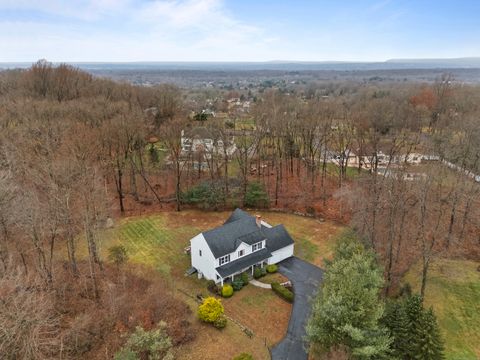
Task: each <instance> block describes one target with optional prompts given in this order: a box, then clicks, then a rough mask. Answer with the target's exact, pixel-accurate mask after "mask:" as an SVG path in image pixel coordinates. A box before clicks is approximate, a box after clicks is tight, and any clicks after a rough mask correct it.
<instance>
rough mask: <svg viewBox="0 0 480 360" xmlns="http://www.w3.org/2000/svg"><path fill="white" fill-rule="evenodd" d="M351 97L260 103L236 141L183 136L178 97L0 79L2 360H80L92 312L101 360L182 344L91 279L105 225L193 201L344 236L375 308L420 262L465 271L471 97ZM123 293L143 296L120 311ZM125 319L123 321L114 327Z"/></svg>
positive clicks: (217, 133) (78, 83)
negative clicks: (113, 352) (444, 261)
mask: <svg viewBox="0 0 480 360" xmlns="http://www.w3.org/2000/svg"><path fill="white" fill-rule="evenodd" d="M350 85H351V86H349V87H346V90H345V91H343V90H342V91H341V92H340V93H339V94H337V95H332V96H328V97H327V96H322V95H320V93H319V92H315V91H308V92H307V91H305V92H300V91H299V92H298V93H285V92H282V91H279V90H270V91H266V92H264V93H261V94H258V96H257V101H256V103H255V104H254V106H253V110H252V112H251V115H252V118H253V121H254V126H253V127H252V129H250V130H247V129H242V130H239V129H236V128H235V127H233V128H232V126H231V125H229V123H228V122H226V121H225V119H221V118H213V117H209V118H207V119H206V120H205V119H202V120H201V121H199V120H198V119H197V120H195V119H190V118H189V116H188V115H189V112H190V110H192V109H191V108H189V105H188V104H187V102H186V101H185V99H186V95H185V90H181V89H179V88H176V87H174V86H171V85H162V86H157V87H136V86H132V85H129V84H123V83H115V82H113V81H110V80H107V79H102V78H95V77H92V76H91V75H89V74H87V73H85V72H82V71H80V70H78V69H75V68H73V67H71V66H68V65H60V66H58V67H53V66H52V65H51V64H49V63H46V62H38V63H36V64H35V65H33V66H32V67H31V68H30V69H28V70H22V71H21V70H13V71H4V72H1V73H0V129H1V131H0V291H1V292H2V296H3V294H5V299H6V300H5V301H3V302H2V304H1V305H0V306H1V311H0V317H1V318H0V324H2V325H1V326H0V332H1V333H0V338H2V339H4V340H2V342H1V343H0V352H1V353H3V354H9V355H8V357H7V358H12V359H13V358H17V357H26V358H32V359H33V358H45V357H60V356H63V357H68V356H70V357H75V356H77V357H78V356H81V355H82V354H85V353H86V352H88V351H89V350H90V349H92V348H93V347H94V346H95V345H94V341H93V340H91V339H90V340H89V339H87V338H88V337H89V336H90V337H91V336H92V335H91V334H90V335H86V333H87V330H86V329H87V328H90V327H92V326H94V323H99V321H98V315H97V314H95V311H100V310H99V309H101V311H100V314H101V315H100V316H102V318H103V319H108V321H106V320H105V324H107V325H103V324H97V325H96V326H97V328H96V329H97V330H95V331H97V333H96V335H98V336H100V338H102V336H104V341H111V344H112V348H118V347H119V346H120V343H119V340H118V339H116V340H115V339H110V338H109V337H108V335H107V334H108V331H109V329H112V328H114V327H115V326H117V327H118V326H125V327H126V328H128V329H133V328H134V327H135V326H136V325H138V324H140V323H143V324H145V323H148V324H150V325H149V326H153V325H152V324H156V323H158V321H159V320H160V319H165V318H166V319H167V320H168V321H167V323H168V328H167V333H168V334H169V336H170V337H171V338H172V340H173V344H174V345H175V344H176V343H179V342H182V341H188V339H189V338H191V337H193V336H194V335H193V334H190V333H189V329H188V324H185V323H182V319H183V317H182V316H183V315H182V314H184V313H186V312H188V309H186V307H185V306H184V304H182V303H180V302H178V301H175V299H174V298H173V296H172V295H171V294H170V292H169V291H168V286H167V285H165V288H166V290H163V289H159V287H162V286H163V285H164V284H163V283H162V280H161V279H154V280H152V283H149V284H147V283H143V282H140V281H134V276H135V275H133V274H132V273H130V272H129V271H128V269H127V268H126V267H123V266H113V265H112V264H109V263H105V262H104V259H101V258H100V256H99V254H98V249H97V246H98V244H97V241H98V234H99V232H101V231H102V229H105V228H106V227H109V226H111V225H110V223H111V222H112V219H114V218H116V217H118V216H123V215H133V214H138V213H141V212H145V211H162V210H172V211H173V210H177V211H180V210H181V209H182V208H183V207H185V206H192V205H191V203H189V202H188V201H187V200H186V195H185V194H187V193H188V192H189V191H191V190H192V189H195V188H196V187H198V186H200V185H201V184H203V186H205V189H206V190H205V192H204V193H205V194H206V195H202V196H206V198H208V201H207V199H206V198H205V197H202V198H201V201H200V204H199V205H201V206H202V207H207V208H209V209H212V210H213V209H221V208H231V207H235V206H242V205H249V206H256V205H257V206H258V207H260V206H264V207H273V208H278V209H283V210H291V211H301V212H304V213H308V214H310V215H312V216H318V217H326V218H330V219H334V220H336V221H339V222H342V223H345V224H348V225H351V226H352V228H353V229H355V231H356V232H357V233H358V234H359V235H360V237H361V238H362V240H363V242H364V243H365V245H366V246H367V247H369V248H371V249H372V250H373V251H374V252H375V253H376V255H377V257H378V259H379V261H380V263H381V265H382V269H383V275H384V279H385V287H384V288H383V289H382V291H383V293H384V295H393V294H395V293H397V292H398V291H399V281H400V279H401V277H402V276H403V274H404V273H405V272H406V271H407V270H408V269H409V268H410V266H411V265H412V264H413V263H414V262H416V261H421V263H422V288H421V295H422V296H423V295H424V292H425V289H426V286H427V275H428V270H429V264H430V261H431V260H432V258H433V257H435V256H444V257H462V258H468V259H475V260H479V259H480V222H479V221H478V219H480V210H479V209H480V184H479V183H478V181H477V180H478V179H480V178H478V175H480V120H479V116H480V88H478V87H476V86H469V85H464V84H457V83H456V82H455V81H454V79H452V78H450V77H449V76H444V77H443V78H441V79H438V81H437V82H436V83H434V84H425V85H423V84H422V85H419V84H412V83H406V84H383V85H378V86H374V85H362V84H350ZM222 101H223V100H222ZM220 102H221V101H220ZM199 126H200V127H203V128H206V129H207V130H208V131H209V132H210V133H211V134H214V139H213V140H214V143H215V144H218V143H219V142H222V143H223V144H227V143H229V142H232V141H233V142H234V144H235V146H236V151H235V153H234V154H233V155H230V154H228V152H227V151H226V148H227V147H226V146H225V145H224V146H223V147H222V149H223V151H219V149H221V148H220V147H218V146H213V150H208V149H207V148H202V149H192V150H191V151H188V152H185V150H184V148H183V147H182V131H185V130H187V129H191V128H195V127H199ZM413 157H422V161H421V162H420V161H419V163H418V164H417V163H415V164H414V163H413V160H411V159H412V158H413ZM252 184H254V185H253V186H252ZM255 184H256V185H255ZM257 185H258V186H257ZM202 194H203V193H202ZM252 194H253V195H252ZM258 199H260V200H258ZM257 200H258V202H257ZM82 244H83V245H82ZM79 246H85V247H86V248H87V249H88V255H87V256H86V258H82V259H80V258H79V256H78V249H79ZM84 259H86V260H84ZM138 283H140V285H133V284H138ZM136 286H137V287H140V288H141V289H138V288H136ZM136 290H138V291H145V292H146V293H147V296H145V297H144V298H142V299H139V298H137V300H135V305H132V303H131V302H129V301H128V300H127V299H128V297H129V294H133V293H134V291H136ZM155 290H158V291H155ZM159 294H160V296H159ZM127 306H134V307H135V308H136V309H137V310H138V311H137V312H134V313H135V314H136V316H137V317H136V318H135V316H134V318H132V319H131V318H122V312H119V310H118V309H125V307H127ZM126 313H128V312H127V311H126V310H125V312H124V314H126ZM145 313H148V314H149V315H148V316H147V315H145ZM79 314H82V315H81V316H80V317H79ZM145 318H148V320H145ZM73 319H75V320H73ZM102 326H105V328H100V327H102ZM100 334H101V335H100ZM79 339H83V340H81V341H79ZM82 341H84V342H83V343H82ZM95 341H97V340H95ZM79 343H80V345H79ZM81 344H85V347H84V348H81V349H80V348H79V347H81V346H82V345H81ZM60 354H62V355H60Z"/></svg>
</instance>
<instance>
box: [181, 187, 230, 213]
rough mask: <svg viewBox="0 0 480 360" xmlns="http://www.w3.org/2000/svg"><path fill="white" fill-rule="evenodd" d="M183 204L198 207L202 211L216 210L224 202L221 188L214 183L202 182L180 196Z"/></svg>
mask: <svg viewBox="0 0 480 360" xmlns="http://www.w3.org/2000/svg"><path fill="white" fill-rule="evenodd" d="M181 200H182V202H183V203H185V204H192V205H199V206H200V207H202V208H204V209H215V210H216V209H218V207H219V206H220V205H221V204H223V203H224V202H225V194H224V191H223V186H218V184H216V183H214V182H202V183H200V184H198V185H197V186H194V187H192V188H190V189H189V190H187V191H185V192H183V193H182V194H181Z"/></svg>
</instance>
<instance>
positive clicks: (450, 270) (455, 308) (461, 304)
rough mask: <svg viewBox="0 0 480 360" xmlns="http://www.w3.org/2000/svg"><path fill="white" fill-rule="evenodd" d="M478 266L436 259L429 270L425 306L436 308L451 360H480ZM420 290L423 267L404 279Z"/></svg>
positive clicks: (410, 272) (411, 271)
mask: <svg viewBox="0 0 480 360" xmlns="http://www.w3.org/2000/svg"><path fill="white" fill-rule="evenodd" d="M479 266H480V263H479V262H475V261H467V260H447V259H436V260H435V261H434V262H433V263H432V264H431V267H430V269H429V275H428V281H427V288H426V293H425V303H426V305H427V306H433V309H434V311H435V313H436V315H437V318H438V322H439V325H440V328H441V330H442V335H443V337H444V339H445V355H446V358H447V359H449V360H470V359H472V360H475V359H480V272H479V271H478V270H477V269H478V267H479ZM404 281H407V282H409V283H410V284H411V285H412V287H413V290H414V291H417V292H418V291H419V290H420V281H421V276H420V266H417V267H414V268H413V269H411V270H410V271H409V272H408V273H407V275H406V276H405V278H404Z"/></svg>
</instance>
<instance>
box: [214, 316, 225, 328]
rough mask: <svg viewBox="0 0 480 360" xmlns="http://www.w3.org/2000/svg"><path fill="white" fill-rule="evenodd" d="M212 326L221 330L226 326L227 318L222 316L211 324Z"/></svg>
mask: <svg viewBox="0 0 480 360" xmlns="http://www.w3.org/2000/svg"><path fill="white" fill-rule="evenodd" d="M213 326H215V327H216V328H217V329H223V328H224V327H225V326H227V318H226V317H225V316H224V315H222V316H219V317H218V319H217V320H215V321H214V322H213Z"/></svg>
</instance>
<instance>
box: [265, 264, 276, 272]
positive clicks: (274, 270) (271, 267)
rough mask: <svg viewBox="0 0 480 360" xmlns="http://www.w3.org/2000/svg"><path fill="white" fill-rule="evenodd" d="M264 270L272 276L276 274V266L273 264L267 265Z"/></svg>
mask: <svg viewBox="0 0 480 360" xmlns="http://www.w3.org/2000/svg"><path fill="white" fill-rule="evenodd" d="M266 270H267V273H269V274H273V273H276V272H277V270H278V266H277V265H275V264H271V265H267V267H266Z"/></svg>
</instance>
